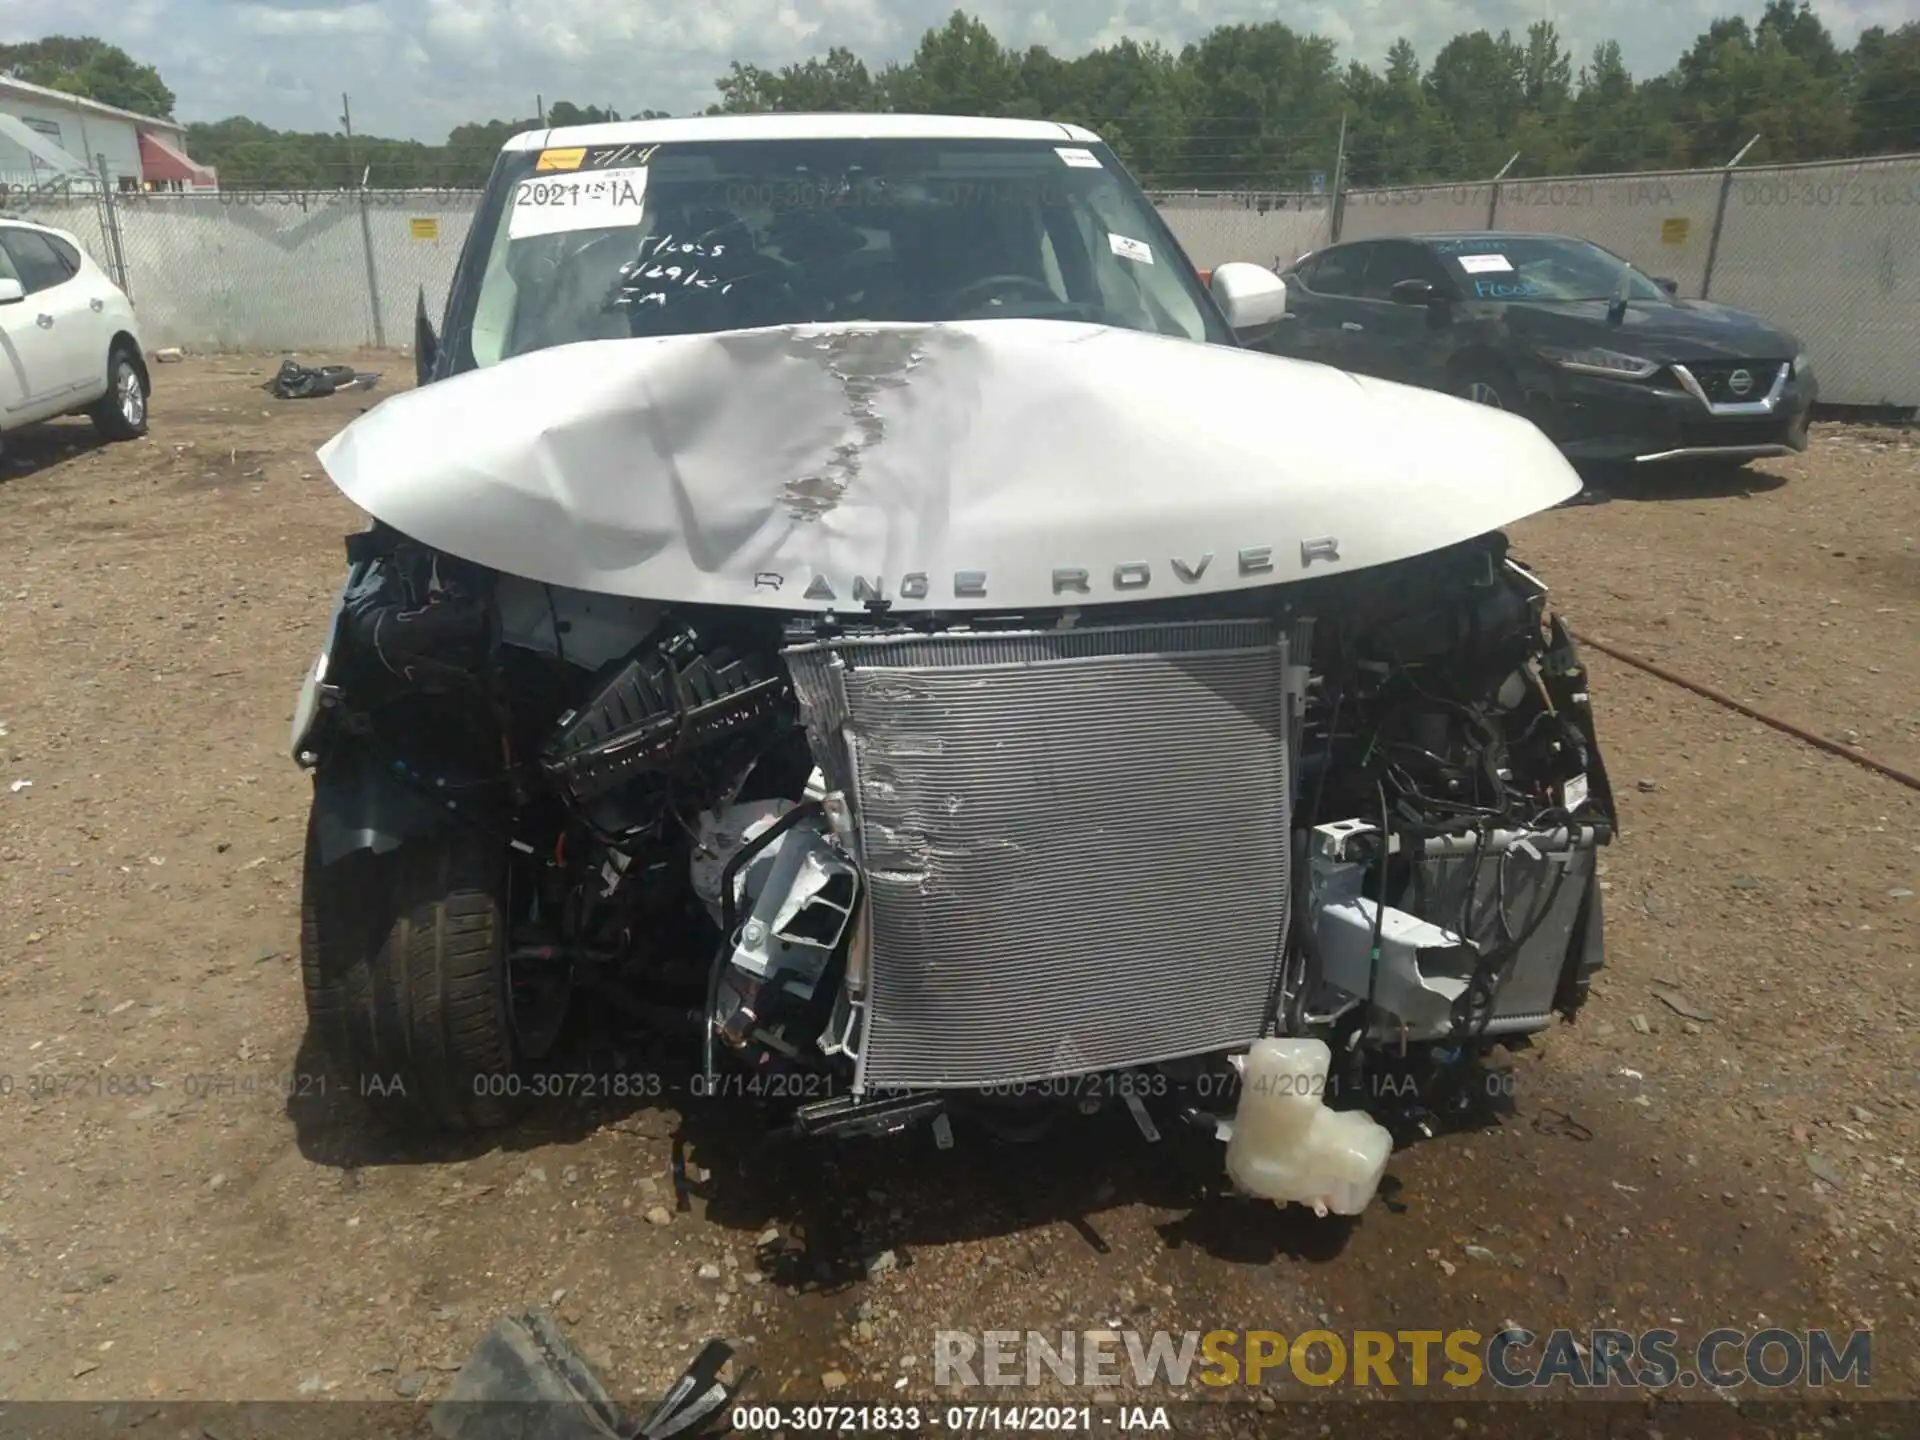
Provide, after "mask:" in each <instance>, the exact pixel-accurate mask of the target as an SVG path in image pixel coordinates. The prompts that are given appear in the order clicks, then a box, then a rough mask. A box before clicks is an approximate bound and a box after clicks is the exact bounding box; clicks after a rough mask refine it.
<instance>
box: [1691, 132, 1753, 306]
mask: <svg viewBox="0 0 1920 1440" xmlns="http://www.w3.org/2000/svg"><path fill="white" fill-rule="evenodd" d="M1759 143H1760V137H1759V136H1758V135H1756V136H1754V137H1753V139H1751V140H1749V141H1747V143H1746V144H1744V145H1742V146H1741V147H1740V153H1739V154H1737V155H1735V156H1734V157H1733V159H1731V160H1729V161H1728V162H1727V163H1726V165H1725V167H1724V168H1723V169H1722V170H1721V171H1720V200H1719V203H1717V204H1716V205H1715V206H1714V207H1713V234H1711V235H1710V236H1708V237H1707V268H1706V273H1705V274H1703V275H1702V276H1701V277H1700V298H1701V299H1702V300H1704V299H1706V298H1707V297H1708V296H1709V295H1711V294H1712V293H1713V262H1714V261H1715V259H1717V258H1718V257H1719V254H1720V229H1721V227H1722V226H1723V225H1725V224H1726V223H1727V196H1728V195H1730V194H1731V193H1732V192H1733V167H1734V166H1736V165H1738V164H1739V163H1740V162H1741V161H1742V160H1744V159H1746V158H1747V151H1749V150H1751V149H1752V148H1753V147H1754V146H1755V145H1757V144H1759Z"/></svg>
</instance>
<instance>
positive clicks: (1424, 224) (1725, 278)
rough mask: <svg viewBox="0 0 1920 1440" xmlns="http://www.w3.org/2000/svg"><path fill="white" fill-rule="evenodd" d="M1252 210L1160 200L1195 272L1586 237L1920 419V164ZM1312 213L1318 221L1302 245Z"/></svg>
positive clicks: (1868, 398) (1169, 197)
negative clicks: (1408, 248)
mask: <svg viewBox="0 0 1920 1440" xmlns="http://www.w3.org/2000/svg"><path fill="white" fill-rule="evenodd" d="M1253 198H1254V197H1244V196H1225V195H1191V194H1189V195H1176V194H1164V195H1160V196H1157V197H1156V200H1157V201H1158V203H1159V205H1160V208H1161V211H1162V213H1164V214H1165V215H1166V217H1167V221H1168V224H1169V225H1170V226H1171V227H1172V228H1173V231H1174V233H1175V234H1176V235H1178V236H1179V237H1180V240H1181V243H1182V244H1183V245H1184V246H1186V247H1187V248H1188V249H1189V250H1190V251H1191V252H1192V254H1193V258H1194V263H1195V264H1197V265H1200V266H1213V265H1218V264H1220V263H1221V262H1223V261H1226V260H1253V261H1257V262H1259V263H1261V264H1270V263H1272V260H1273V257H1274V256H1276V255H1286V256H1288V258H1291V257H1292V256H1294V255H1297V254H1298V253H1299V252H1300V251H1301V250H1304V249H1309V248H1312V246H1313V245H1314V244H1327V243H1330V242H1331V241H1334V240H1371V239H1376V238H1379V237H1382V236H1392V235H1415V234H1421V233H1424V232H1433V231H1449V230H1520V231H1526V232H1528V233H1533V234H1541V233H1548V234H1565V235H1577V236H1580V237H1582V238H1584V239H1588V240H1591V241H1593V242H1594V243H1596V244H1599V245H1604V246H1605V247H1606V248H1607V249H1609V250H1612V251H1613V252H1615V253H1616V254H1618V255H1622V256H1624V257H1625V258H1626V259H1628V260H1630V261H1632V262H1633V263H1634V265H1636V266H1637V267H1639V268H1640V269H1641V270H1643V271H1645V272H1646V273H1647V274H1649V275H1653V276H1658V277H1660V278H1663V279H1671V280H1673V281H1675V282H1676V283H1677V284H1678V286H1679V293H1680V294H1681V295H1682V296H1683V297H1688V298H1693V299H1709V300H1713V301H1715V302H1718V303H1720V304H1724V305H1730V306H1733V307H1734V308H1736V309H1740V310H1750V311H1753V312H1755V313H1756V314H1759V315H1761V316H1764V317H1765V318H1766V319H1767V320H1769V321H1771V322H1772V323H1774V324H1776V325H1779V326H1781V327H1783V328H1785V329H1787V330H1790V331H1792V332H1793V333H1794V334H1795V335H1797V336H1799V337H1800V339H1801V340H1802V341H1803V342H1804V343H1805V345H1806V347H1807V350H1808V353H1809V354H1810V355H1812V356H1813V359H1814V366H1815V371H1816V373H1817V374H1818V375H1819V377H1820V395H1821V399H1822V400H1824V401H1827V402H1829V403H1832V404H1837V405H1865V406H1875V407H1881V406H1884V407H1892V408H1911V407H1916V406H1920V155H1902V156H1890V157H1886V158H1876V159H1871V160H1844V161H1830V162H1826V163H1822V164H1812V165H1779V166H1761V165H1756V166H1748V167H1743V168H1740V169H1731V168H1729V169H1715V170H1678V171H1662V172H1648V173H1642V174H1634V175H1588V176H1562V177H1556V178H1550V179H1541V180H1501V181H1498V182H1494V181H1485V182H1480V183H1474V184H1459V185H1410V186H1396V187H1390V188H1385V189H1376V190H1352V191H1348V192H1347V193H1346V194H1345V195H1343V196H1341V197H1340V203H1339V204H1338V205H1337V206H1335V207H1332V208H1331V209H1330V210H1329V209H1328V207H1327V206H1326V204H1325V201H1324V199H1323V198H1322V197H1319V196H1306V195H1293V196H1276V195H1268V196H1261V197H1257V199H1258V204H1254V203H1252V200H1253ZM1314 207H1317V208H1314ZM1303 213H1309V214H1314V215H1317V216H1318V217H1319V218H1321V219H1323V220H1324V222H1325V223H1324V225H1323V226H1322V228H1321V230H1320V231H1319V233H1318V234H1317V235H1314V236H1313V237H1312V239H1311V240H1310V241H1309V243H1304V244H1303V243H1301V242H1302V241H1303V239H1305V238H1306V237H1307V233H1308V229H1309V228H1310V227H1304V226H1303V225H1302V224H1301V216H1302V214H1303Z"/></svg>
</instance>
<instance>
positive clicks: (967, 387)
mask: <svg viewBox="0 0 1920 1440" xmlns="http://www.w3.org/2000/svg"><path fill="white" fill-rule="evenodd" d="M319 454H320V461H321V463H322V464H323V465H324V466H325V467H326V470H327V473H328V474H329V475H330V476H331V477H332V478H333V481H334V483H335V484H336V485H338V486H339V487H340V489H341V490H342V491H343V492H344V493H345V494H346V496H347V498H348V499H350V500H352V501H353V502H354V503H355V504H356V505H358V506H359V507H360V508H361V509H363V510H365V511H367V512H368V513H369V514H371V515H373V516H374V517H376V518H377V519H380V520H383V521H385V522H386V523H387V524H389V525H392V526H393V527H395V528H396V529H398V530H400V531H402V532H404V533H406V534H408V535H410V536H412V537H413V538H414V539H416V540H419V541H421V542H423V543H425V544H428V545H431V546H434V547H435V548H437V549H440V550H443V551H446V552H448V553H450V554H453V555H458V556H461V557H463V558H465V559H468V560H472V561H475V562H478V563H480V564H483V565H487V566H490V567H492V568H494V569H496V570H500V571H505V572H507V573H510V574H515V575H520V576H524V577H526V578H528V579H531V580H535V581H541V582H544V583H547V584H551V585H558V586H566V587H570V588H574V589H580V590H589V591H596V592H600V593H604V594H610V595H625V596H634V597H640V598H645V599H652V600H669V601H683V602H695V603H704V604H715V605H758V606H765V607H768V608H775V609H789V610H793V609H805V610H827V609H835V608H838V609H842V610H844V609H848V608H850V607H852V606H857V605H858V604H859V603H860V602H862V601H864V600H866V599H869V598H873V597H874V596H876V595H877V596H879V597H881V598H884V599H887V600H890V601H893V602H894V603H895V605H896V607H897V608H901V609H941V610H965V609H1003V608H1020V607H1026V606H1042V605H1061V604H1081V605H1086V604H1097V603H1100V602H1101V601H1113V600H1140V599H1148V598H1155V597H1166V596H1171V595H1176V594H1189V593H1192V594H1204V593H1208V592H1220V591H1227V590H1239V589H1247V588H1251V587H1255V586H1262V585H1273V584H1276V583H1281V582H1285V581H1290V580H1298V579H1302V578H1305V577H1308V576H1317V575H1321V574H1327V573H1332V572H1335V571H1339V570H1352V569H1358V568H1361V567H1364V566H1369V565H1379V564H1384V563H1386V562H1388V561H1393V560H1400V559H1404V558H1406V557H1409V556H1412V555H1418V554H1422V553H1425V552H1427V551H1431V550H1436V549H1439V548H1441V547H1442V546H1446V545H1450V544H1453V543H1455V542H1458V541H1461V540H1466V539H1469V538H1471V537H1473V536H1476V535H1480V534H1484V533H1485V532H1487V531H1489V530H1496V529H1499V528H1500V527H1501V526H1504V525H1507V524H1509V523H1511V522H1513V521H1515V520H1518V519H1520V518H1521V517H1523V516H1526V515H1530V514H1533V513H1535V512H1537V511H1540V510H1544V509H1546V508H1548V507H1550V506H1552V505H1555V504H1557V503H1559V502H1560V501H1562V500H1565V499H1567V498H1569V497H1570V496H1572V495H1574V494H1576V493H1578V491H1579V488H1580V482H1579V480H1578V478H1577V477H1576V476H1575V475H1574V473H1573V471H1572V469H1571V468H1570V467H1569V466H1568V464H1567V462H1566V461H1565V460H1564V459H1563V458H1562V457H1561V455H1560V453H1559V451H1558V450H1557V449H1556V448H1555V447H1554V446H1553V444H1552V443H1551V442H1550V441H1549V440H1548V439H1547V438H1546V437H1545V436H1544V435H1543V434H1541V432H1540V431H1539V430H1538V429H1536V428H1535V427H1534V426H1533V425H1532V424H1531V423H1529V422H1527V421H1525V420H1522V419H1519V418H1517V417H1515V416H1512V415H1508V414H1504V413H1502V412H1499V411H1496V410H1491V409H1488V408H1485V407H1482V406H1478V405H1472V404H1469V403H1467V402H1465V401H1462V400H1457V399H1454V398H1452V397H1450V396H1446V395H1441V394H1437V393H1434V392H1430V391H1425V390H1417V389H1411V388H1408V387H1406V386H1401V385H1395V384H1390V383H1387V382H1385V381H1379V380H1369V379H1361V378H1356V377H1354V376H1350V375H1347V374H1345V373H1343V372H1341V371H1338V370H1333V369H1329V368H1327V367H1324V366H1320V365H1313V364H1307V363H1304V362H1300V361H1293V360H1283V359H1278V358H1275V357H1273V356H1269V355H1263V354H1259V353H1255V352H1252V351H1246V350H1236V349H1231V348H1228V347H1225V346H1217V345H1205V344H1200V343H1197V342H1193V341H1187V340H1177V339H1171V338H1167V337H1163V336H1158V335H1149V334H1143V333H1139V332H1136V331H1130V330H1115V329H1108V328H1105V327H1101V326H1093V325H1080V324H1068V323H1062V322H1059V321H1046V320H988V321H973V322H967V323H963V324H947V325H872V324H862V325H846V326H802V327H792V328H779V329H766V330H745V331H731V332H727V333H723V334H711V335H689V336H673V337H667V338H663V339H638V340H601V341H591V342H586V343H582V344H576V345H567V346H561V347H558V348H555V349H550V350H543V351H538V352H535V353H533V354H529V355H525V356H521V357H519V358H516V359H513V360H509V361H506V362H504V363H502V364H499V365H495V366H492V367H490V368H488V369H484V370H477V371H473V372H470V373H468V374H464V375H460V376H457V377H455V378H453V379H450V380H445V381H441V382H437V383H435V384H432V385H429V386H426V387H424V388H422V389H420V390H415V391H411V392H408V393H405V394H401V395H396V396H393V397H392V398H390V399H388V400H386V401H384V402H382V403H381V404H380V405H378V406H377V407H375V408H374V409H373V410H371V411H369V412H368V413H367V414H366V415H364V416H362V417H360V418H359V419H357V420H356V421H354V422H353V423H352V424H351V425H349V426H348V427H347V428H346V429H345V430H344V431H342V432H341V433H340V434H339V435H337V436H335V437H334V438H333V439H332V440H330V441H329V442H327V444H326V445H325V446H324V447H322V449H321V450H320V452H319Z"/></svg>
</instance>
